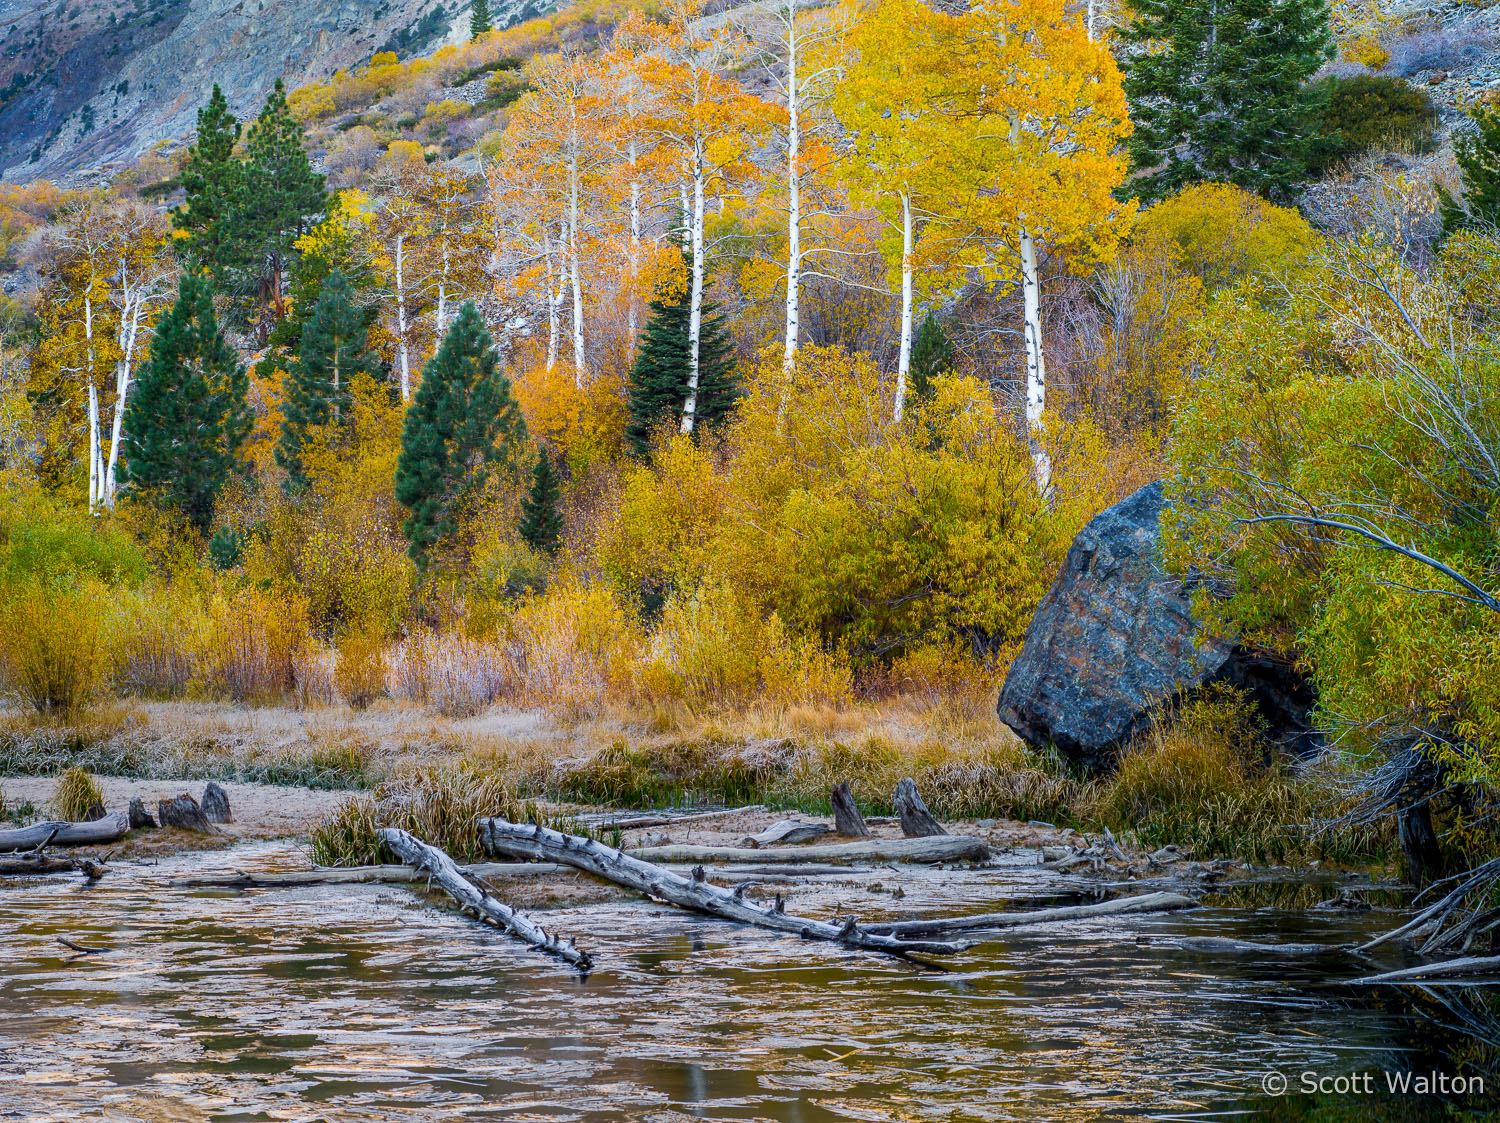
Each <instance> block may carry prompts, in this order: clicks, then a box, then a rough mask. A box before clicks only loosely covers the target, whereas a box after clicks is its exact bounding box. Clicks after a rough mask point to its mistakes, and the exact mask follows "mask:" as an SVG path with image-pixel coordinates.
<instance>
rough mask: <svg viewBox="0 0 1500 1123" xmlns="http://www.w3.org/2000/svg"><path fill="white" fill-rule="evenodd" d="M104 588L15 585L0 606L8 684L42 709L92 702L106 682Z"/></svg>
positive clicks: (0, 644)
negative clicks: (60, 589) (63, 589)
mask: <svg viewBox="0 0 1500 1123" xmlns="http://www.w3.org/2000/svg"><path fill="white" fill-rule="evenodd" d="M104 611H105V605H104V596H103V594H102V593H96V592H92V591H91V590H89V589H88V588H87V587H85V588H83V589H80V590H78V591H74V592H57V591H54V590H51V589H47V588H44V587H43V586H41V585H22V586H19V587H18V588H15V589H13V590H11V596H10V600H8V601H7V602H6V603H5V604H4V605H3V606H0V669H3V677H4V681H5V685H6V688H7V689H8V690H9V691H10V692H11V693H12V694H14V695H15V696H16V697H17V698H19V699H20V700H21V701H23V702H25V703H26V704H27V705H29V706H31V707H32V708H33V709H35V710H36V711H37V712H38V713H53V712H62V713H68V712H71V711H73V710H76V709H79V708H80V707H83V706H86V705H88V704H89V703H90V702H91V701H93V699H94V697H95V696H96V695H97V694H98V692H99V689H100V687H101V686H102V685H103V680H104V671H105V666H106V664H105V658H104V644H103V635H102V632H103V628H102V617H103V615H104Z"/></svg>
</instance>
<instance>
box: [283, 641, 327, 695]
mask: <svg viewBox="0 0 1500 1123" xmlns="http://www.w3.org/2000/svg"><path fill="white" fill-rule="evenodd" d="M337 665H338V652H337V651H336V650H329V649H328V648H326V647H324V646H323V645H322V644H318V643H307V644H305V645H303V646H302V647H299V648H298V649H297V651H296V652H295V653H294V654H293V656H292V678H293V680H294V682H293V686H292V701H293V702H294V703H295V704H296V706H297V708H298V709H299V710H307V709H311V708H312V707H313V706H327V705H330V704H331V703H332V702H333V700H334V699H335V698H336V697H337V696H338V691H337V690H336V688H335V687H334V671H335V668H336V667H337Z"/></svg>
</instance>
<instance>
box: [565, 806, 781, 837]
mask: <svg viewBox="0 0 1500 1123" xmlns="http://www.w3.org/2000/svg"><path fill="white" fill-rule="evenodd" d="M764 810H765V806H764V805H763V804H759V803H751V804H747V805H746V806H744V807H726V808H724V809H723V810H721V811H695V812H693V813H691V814H688V815H627V816H624V817H621V816H618V815H614V814H610V813H605V814H602V815H580V816H579V817H578V818H579V821H580V822H584V823H587V824H588V825H589V826H590V827H602V828H605V829H608V828H612V827H619V828H620V830H622V831H633V830H637V829H639V828H641V827H675V826H677V825H678V824H679V823H698V822H702V821H703V820H704V819H721V818H723V817H724V816H725V815H741V814H743V813H744V812H746V811H764Z"/></svg>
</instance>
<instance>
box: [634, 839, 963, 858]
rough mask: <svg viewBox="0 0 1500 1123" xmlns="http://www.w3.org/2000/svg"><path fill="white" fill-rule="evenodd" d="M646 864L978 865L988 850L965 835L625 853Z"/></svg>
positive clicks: (647, 849) (661, 848)
mask: <svg viewBox="0 0 1500 1123" xmlns="http://www.w3.org/2000/svg"><path fill="white" fill-rule="evenodd" d="M629 853H630V854H631V856H632V857H635V858H640V859H643V860H645V861H648V862H684V863H691V862H708V863H714V862H768V863H777V862H926V863H932V862H965V861H967V862H981V861H983V860H984V859H986V858H988V857H989V856H990V848H989V847H988V846H986V845H985V843H984V842H983V841H982V840H981V839H977V838H971V837H969V836H968V835H944V836H942V837H941V838H876V839H871V840H869V841H868V842H830V843H826V844H815V845H811V846H773V847H761V848H760V849H755V850H752V849H749V848H748V847H740V846H644V847H641V848H640V849H638V850H631V851H630V852H629Z"/></svg>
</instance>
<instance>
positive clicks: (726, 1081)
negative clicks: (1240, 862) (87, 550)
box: [0, 844, 1451, 1123]
mask: <svg viewBox="0 0 1500 1123" xmlns="http://www.w3.org/2000/svg"><path fill="white" fill-rule="evenodd" d="M1022 860H1029V859H1020V858H1017V859H1016V861H1022ZM303 863H305V859H303V858H302V857H301V855H300V854H299V853H298V852H297V851H296V850H295V848H293V847H291V846H286V845H281V844H255V845H246V846H240V847H237V848H235V849H234V850H232V851H225V852H218V853H213V854H207V855H195V856H190V857H183V858H174V859H170V860H166V861H163V862H162V863H161V864H160V865H159V866H132V865H129V864H116V866H115V867H114V868H113V869H112V871H111V872H110V873H109V874H108V875H107V876H106V877H105V878H104V879H103V881H102V882H100V883H99V884H98V885H96V886H93V887H88V886H84V885H81V884H80V883H79V882H78V880H77V879H75V878H72V877H69V878H68V879H66V880H64V879H51V880H47V881H34V882H30V883H25V884H20V885H15V884H12V885H9V886H4V887H0V1118H6V1117H9V1118H23V1119H37V1120H45V1119H58V1120H63V1119H66V1120H74V1119H121V1120H125V1119H143V1120H190V1119H216V1120H219V1119H222V1120H252V1119H254V1120H273V1119H274V1120H340V1121H342V1120H376V1119H378V1120H408V1119H410V1120H428V1119H471V1118H472V1119H506V1120H620V1119H624V1120H663V1121H665V1120H685V1119H692V1118H707V1119H724V1120H740V1119H743V1120H777V1121H785V1123H824V1121H828V1123H832V1121H835V1120H884V1119H903V1120H929V1119H932V1120H936V1119H965V1120H967V1119H975V1120H980V1119H983V1120H990V1119H994V1120H1027V1121H1048V1123H1053V1121H1057V1123H1062V1121H1068V1120H1084V1119H1095V1118H1109V1117H1117V1116H1121V1115H1135V1116H1137V1117H1145V1118H1247V1117H1249V1118H1257V1117H1263V1113H1264V1112H1266V1111H1269V1110H1270V1109H1271V1108H1270V1106H1269V1105H1270V1101H1268V1100H1266V1099H1265V1097H1264V1096H1263V1095H1262V1092H1261V1089H1262V1081H1263V1079H1264V1074H1265V1073H1268V1072H1275V1073H1282V1074H1285V1075H1286V1076H1287V1077H1288V1078H1289V1079H1290V1081H1291V1083H1292V1087H1293V1091H1295V1090H1296V1087H1297V1082H1298V1079H1299V1074H1300V1073H1302V1072H1304V1071H1310V1072H1315V1073H1318V1074H1339V1073H1353V1072H1357V1071H1369V1072H1372V1073H1377V1074H1378V1073H1382V1072H1384V1071H1387V1070H1402V1069H1406V1068H1411V1067H1414V1066H1420V1067H1422V1068H1423V1069H1425V1068H1427V1067H1429V1066H1430V1064H1431V1063H1432V1062H1431V1058H1430V1056H1427V1055H1424V1053H1423V1052H1422V1051H1421V1050H1423V1049H1424V1048H1425V1046H1426V1045H1430V1044H1431V1041H1432V1037H1433V1035H1432V1031H1431V1029H1430V1028H1429V1027H1427V1026H1426V1025H1425V1024H1424V1023H1421V1022H1420V1021H1418V1020H1417V1019H1415V1018H1414V1017H1413V1016H1412V1015H1410V1014H1407V1013H1404V1012H1400V1011H1399V1010H1393V1011H1391V1012H1387V1011H1385V1010H1382V1009H1378V1008H1375V1007H1373V1006H1371V1005H1369V1004H1367V1003H1364V1002H1360V1001H1355V1000H1353V999H1352V998H1351V997H1350V996H1349V994H1348V993H1347V992H1345V991H1342V990H1339V989H1337V988H1334V987H1330V986H1329V985H1327V981H1328V978H1329V976H1330V974H1332V975H1333V976H1335V977H1345V978H1346V977H1348V976H1349V974H1350V973H1351V970H1352V967H1351V965H1350V964H1347V963H1343V962H1341V961H1340V960H1338V959H1333V960H1332V961H1330V960H1328V959H1323V958H1316V957H1314V958H1311V959H1308V958H1302V959H1292V960H1285V959H1280V958H1275V957H1266V956H1262V955H1259V954H1252V955H1249V956H1246V955H1243V954H1241V955H1230V956H1224V955H1208V954H1202V953H1189V952H1185V951H1183V950H1182V949H1181V948H1179V947H1177V946H1175V944H1174V942H1173V941H1174V940H1175V939H1176V938H1178V937H1182V936H1228V937H1235V938H1239V939H1245V940H1260V941H1297V942H1314V943H1326V944H1352V943H1357V942H1359V941H1361V940H1362V939H1364V938H1366V937H1367V936H1368V934H1370V933H1372V932H1374V931H1378V930H1380V929H1381V928H1383V927H1385V926H1388V925H1389V923H1390V921H1391V919H1392V914H1389V913H1382V912H1380V911H1379V910H1377V912H1375V913H1374V914H1371V913H1364V914H1360V913H1353V914H1350V913H1341V912H1313V913H1304V912H1300V911H1299V912H1291V911H1282V910H1278V909H1276V908H1274V907H1242V908H1235V909H1226V908H1205V909H1200V910H1196V911H1194V912H1193V913H1190V914H1182V915H1167V916H1157V917H1138V918H1111V919H1108V920H1099V921H1096V922H1090V923H1088V924H1082V925H1080V924H1076V923H1075V924H1069V925H1057V926H1054V927H1051V928H1047V929H1033V930H1029V931H1027V932H1025V933H1019V932H1018V933H1017V934H1015V935H1014V936H1013V937H1011V938H1010V939H1008V940H1007V941H1005V942H1003V943H996V944H989V945H985V946H983V947H981V948H978V949H976V950H974V951H972V952H970V953H969V954H968V955H967V956H964V957H962V958H961V959H958V960H955V963H957V964H958V965H959V966H960V967H961V968H962V969H961V970H957V971H953V972H949V973H936V972H922V971H918V970H915V969H913V968H912V967H911V966H909V965H906V964H903V963H900V962H897V961H894V960H889V959H885V958H881V957H876V956H870V955H865V954H855V953H851V952H848V951H844V950H841V949H838V948H834V947H830V946H828V945H824V944H818V943H809V942H803V941H799V940H796V939H792V938H787V937H783V936H779V935H775V934H771V933H764V932H759V931H754V930H749V929H745V928H741V927H734V926H730V925H726V924H722V923H718V922H714V921H710V920H703V919H696V918H693V917H690V916H687V915H684V914H682V913H680V912H676V911H673V910H670V909H667V908H664V907H658V906H651V905H645V904H641V903H635V902H630V901H621V900H611V901H608V902H604V903H597V904H592V905H586V906H583V907H578V908H572V909H569V910H566V911H565V912H563V911H558V912H554V913H548V912H545V911H536V910H533V915H535V916H537V917H538V918H539V919H542V920H543V922H544V923H546V924H548V926H554V925H555V926H557V927H559V928H561V929H562V930H564V931H568V932H572V933H576V934H577V935H578V937H579V942H580V943H581V944H584V945H585V946H587V947H588V948H589V949H590V950H591V951H592V952H593V953H594V954H595V957H596V959H597V961H598V964H599V967H598V969H597V970H596V971H595V973H594V974H593V975H591V976H590V977H589V978H588V979H587V980H583V981H580V980H579V979H578V978H577V977H576V976H575V975H573V974H572V973H571V972H569V971H567V970H565V969H563V968H562V967H560V966H558V965H555V964H554V963H552V962H551V961H549V960H547V959H544V958H542V957H540V956H538V955H536V954H535V953H532V952H530V951H529V950H527V949H525V948H522V947H519V946H518V945H516V944H514V943H512V942H511V941H509V940H508V939H506V938H505V937H503V936H501V935H499V934H498V933H496V932H494V931H493V930H490V929H487V928H483V927H481V926H479V925H477V924H475V923H474V922H472V921H470V920H466V919H463V918H460V917H458V916H456V915H454V914H453V913H451V912H449V911H447V910H445V909H443V908H440V907H434V906H433V905H432V904H428V903H423V902H422V901H421V899H420V898H418V897H417V896H416V895H415V894H414V893H412V892H411V891H409V890H408V889H406V888H405V887H402V886H378V885H350V886H331V887H319V888H307V889H300V890H295V891H256V892H251V893H246V894H232V893H217V892H206V891H191V890H185V889H177V888H169V887H167V886H166V885H165V884H164V882H165V880H166V879H167V878H169V877H173V876H183V875H189V874H198V873H204V872H206V871H208V870H214V869H217V870H227V869H246V868H248V869H270V868H277V867H283V868H284V867H287V866H291V865H301V864H303ZM1068 884H1070V883H1066V882H1063V881H1062V880H1061V879H1057V878H1055V877H1051V875H1043V874H1042V872H1041V871H1038V870H1035V869H1027V868H1026V867H1024V866H1020V865H1009V866H1002V867H1000V868H998V869H994V870H985V871H978V872H967V871H965V872H962V873H959V872H944V871H926V870H912V871H902V872H900V873H897V872H895V871H893V870H890V869H884V870H877V871H873V872H872V873H868V874H864V875H850V876H849V877H847V878H838V879H834V880H832V881H828V882H822V883H819V884H818V885H816V886H806V885H801V886H793V887H792V889H793V893H794V895H793V896H792V898H791V901H790V905H789V907H791V908H794V909H798V910H801V911H805V912H809V913H815V914H818V915H825V916H826V915H831V914H832V913H833V911H834V910H835V908H836V906H837V904H838V902H840V901H844V902H849V903H850V904H851V905H852V906H853V907H854V908H855V909H856V911H858V912H860V913H861V914H862V915H865V916H870V917H873V916H875V915H877V914H879V915H896V914H903V915H909V914H912V913H914V912H916V911H919V910H921V909H922V908H923V907H924V906H925V907H929V908H941V909H943V910H944V911H958V910H961V909H968V910H970V911H972V910H973V909H975V908H979V907H982V906H984V905H986V904H989V905H991V906H996V905H999V906H1001V907H1003V899H1004V898H1007V897H1015V896H1026V895H1030V896H1035V895H1037V894H1041V893H1057V892H1060V891H1061V890H1062V889H1064V888H1066V887H1067V885H1068ZM897 885H900V886H901V887H902V889H903V891H904V892H905V897H904V898H902V899H900V900H896V899H893V896H892V894H891V892H890V890H891V889H892V888H894V887H895V886H897ZM59 935H61V936H65V937H67V938H69V939H71V940H73V941H75V942H78V943H83V944H91V945H101V946H108V947H110V948H112V949H113V950H112V951H110V952H108V953H106V954H100V955H88V956H76V955H75V954H74V953H73V952H71V951H69V950H68V949H66V948H64V947H62V946H60V945H59V944H58V943H57V942H56V937H58V936H59ZM1388 965H1393V964H1392V963H1391V962H1390V961H1385V962H1383V963H1382V964H1381V966H1388ZM1414 1049H1416V1050H1418V1051H1417V1052H1414V1051H1413V1050H1414ZM1449 1068H1450V1069H1451V1065H1450V1066H1449ZM1377 1079H1381V1078H1380V1077H1378V1076H1377ZM1296 1099H1297V1097H1296V1096H1293V1097H1291V1098H1290V1099H1289V1100H1287V1101H1286V1102H1285V1103H1284V1105H1282V1106H1284V1107H1285V1108H1287V1109H1290V1108H1292V1106H1293V1103H1294V1102H1295V1101H1296ZM1383 1102H1384V1103H1385V1106H1384V1108H1382V1109H1377V1110H1373V1111H1369V1112H1365V1113H1364V1114H1361V1115H1360V1116H1359V1118H1360V1119H1361V1123H1370V1121H1372V1120H1375V1119H1380V1118H1390V1119H1411V1118H1420V1117H1422V1112H1421V1111H1420V1110H1419V1109H1420V1108H1421V1106H1422V1105H1420V1104H1418V1103H1417V1101H1414V1100H1409V1099H1408V1100H1399V1101H1389V1100H1384V1099H1383ZM1246 1113H1248V1114H1246ZM1304 1117H1306V1118H1312V1116H1310V1115H1308V1116H1303V1115H1297V1114H1288V1115H1282V1116H1278V1118H1288V1119H1292V1118H1304ZM1319 1118H1322V1117H1321V1116H1319ZM1339 1118H1344V1116H1339Z"/></svg>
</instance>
